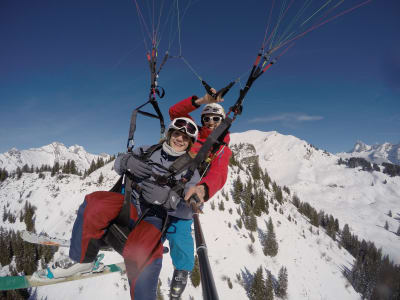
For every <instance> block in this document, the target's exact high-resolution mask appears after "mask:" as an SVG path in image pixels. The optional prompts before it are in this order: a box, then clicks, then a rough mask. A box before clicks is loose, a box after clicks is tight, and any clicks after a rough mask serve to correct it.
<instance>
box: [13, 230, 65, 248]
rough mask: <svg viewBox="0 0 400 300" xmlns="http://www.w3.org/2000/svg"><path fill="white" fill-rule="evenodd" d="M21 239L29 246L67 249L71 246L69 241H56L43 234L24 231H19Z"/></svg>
mask: <svg viewBox="0 0 400 300" xmlns="http://www.w3.org/2000/svg"><path fill="white" fill-rule="evenodd" d="M20 236H21V238H22V239H23V240H24V241H25V242H28V243H31V244H39V245H46V246H57V247H69V246H70V245H71V243H70V241H69V240H64V239H57V238H53V237H49V236H47V235H45V234H38V233H34V232H29V231H26V230H23V231H21V234H20Z"/></svg>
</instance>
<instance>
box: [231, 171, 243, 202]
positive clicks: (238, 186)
mask: <svg viewBox="0 0 400 300" xmlns="http://www.w3.org/2000/svg"><path fill="white" fill-rule="evenodd" d="M242 193H243V183H242V181H241V180H240V176H238V177H237V179H236V180H235V181H234V182H233V191H232V198H233V202H235V203H236V204H240V202H241V199H242Z"/></svg>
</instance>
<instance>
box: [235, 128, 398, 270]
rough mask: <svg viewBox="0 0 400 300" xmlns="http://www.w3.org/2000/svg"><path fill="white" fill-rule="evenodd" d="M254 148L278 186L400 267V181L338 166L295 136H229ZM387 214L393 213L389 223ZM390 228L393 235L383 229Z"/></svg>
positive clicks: (258, 133) (255, 133)
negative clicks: (399, 230)
mask: <svg viewBox="0 0 400 300" xmlns="http://www.w3.org/2000/svg"><path fill="white" fill-rule="evenodd" d="M239 143H250V144H253V145H254V147H255V152H256V153H257V155H258V156H259V161H260V165H261V166H262V167H263V168H266V169H267V170H268V173H269V175H270V176H271V177H272V179H273V180H275V181H276V182H277V183H278V184H279V185H282V186H288V187H289V188H290V190H292V191H294V192H295V193H296V194H297V195H298V196H299V197H300V199H301V200H302V201H306V202H308V203H310V204H311V205H312V206H313V207H315V208H316V209H322V210H324V211H325V212H327V213H329V214H332V215H334V216H335V217H336V218H338V219H339V220H340V221H341V226H342V225H344V224H345V223H347V224H349V226H350V228H351V229H352V230H353V231H354V232H355V233H356V234H357V235H358V236H359V237H360V238H364V239H366V240H370V241H373V242H375V244H377V246H378V247H382V250H383V252H384V253H387V254H389V255H390V257H391V258H392V259H394V260H395V262H396V263H400V243H399V237H398V236H396V235H395V234H394V233H395V232H396V230H397V228H398V226H399V218H400V177H390V176H388V175H387V174H384V173H382V172H375V171H374V172H365V171H360V170H359V169H350V168H347V167H346V166H344V165H338V164H337V161H338V159H339V157H338V156H336V155H333V154H330V153H328V152H326V151H322V150H317V149H315V148H314V147H313V146H311V145H310V144H308V143H307V142H305V141H303V140H300V139H298V138H296V137H294V136H290V135H288V136H287V135H282V134H279V133H277V132H275V131H272V132H261V131H255V130H253V131H248V132H246V133H238V134H232V135H231V144H239ZM389 210H391V211H393V212H395V215H394V217H389V216H388V212H389ZM386 221H387V222H388V225H389V229H390V230H389V231H388V230H385V229H384V228H383V227H384V225H385V222H386Z"/></svg>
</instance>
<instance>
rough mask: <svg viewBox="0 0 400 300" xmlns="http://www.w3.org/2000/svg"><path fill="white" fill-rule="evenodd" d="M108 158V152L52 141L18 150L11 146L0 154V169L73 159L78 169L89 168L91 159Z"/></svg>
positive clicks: (8, 169)
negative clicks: (87, 149) (68, 145)
mask: <svg viewBox="0 0 400 300" xmlns="http://www.w3.org/2000/svg"><path fill="white" fill-rule="evenodd" d="M98 158H103V159H104V160H107V159H109V158H110V155H108V154H104V153H102V154H99V155H96V154H91V153H88V152H86V151H85V149H84V148H83V147H82V146H79V145H73V146H71V147H66V146H65V145H64V144H62V143H58V142H53V143H51V144H49V145H46V146H43V147H40V148H31V149H28V150H18V149H16V148H12V149H11V150H9V151H8V152H5V153H2V154H0V169H1V168H4V169H6V170H7V171H8V172H10V171H15V170H16V169H17V168H18V167H20V168H22V167H23V166H24V165H25V164H27V165H28V166H29V167H31V166H32V165H33V166H34V167H40V166H41V165H44V164H45V165H49V166H50V167H52V166H53V165H54V163H56V162H58V163H59V164H60V165H61V166H62V165H64V164H65V163H66V162H67V161H68V160H74V161H75V164H76V167H77V169H78V170H80V171H84V170H85V169H89V167H90V164H91V162H92V160H93V159H94V160H97V159H98Z"/></svg>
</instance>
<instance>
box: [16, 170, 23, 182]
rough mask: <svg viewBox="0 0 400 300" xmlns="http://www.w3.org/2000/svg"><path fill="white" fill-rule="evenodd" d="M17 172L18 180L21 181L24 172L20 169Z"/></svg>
mask: <svg viewBox="0 0 400 300" xmlns="http://www.w3.org/2000/svg"><path fill="white" fill-rule="evenodd" d="M16 172H17V180H19V179H21V177H22V170H21V168H20V167H18V168H17V171H16Z"/></svg>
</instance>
